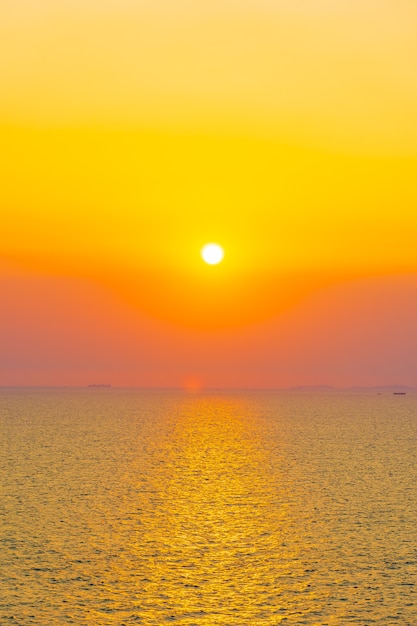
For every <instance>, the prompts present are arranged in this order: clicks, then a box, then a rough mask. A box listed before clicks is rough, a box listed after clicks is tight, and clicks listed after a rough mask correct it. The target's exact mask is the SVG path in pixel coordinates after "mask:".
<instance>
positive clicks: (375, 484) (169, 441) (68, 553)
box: [0, 390, 417, 626]
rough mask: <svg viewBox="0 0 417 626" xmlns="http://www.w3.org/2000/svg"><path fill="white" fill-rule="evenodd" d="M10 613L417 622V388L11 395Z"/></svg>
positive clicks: (6, 612) (1, 556) (1, 424)
mask: <svg viewBox="0 0 417 626" xmlns="http://www.w3.org/2000/svg"><path fill="white" fill-rule="evenodd" d="M0 416H1V417H0V437H1V439H0V442H1V443H0V445H1V458H0V473H1V474H0V475H1V482H2V487H1V489H2V492H1V509H0V531H1V544H0V548H1V549H0V563H1V567H0V623H1V624H21V625H25V626H26V625H29V624H36V625H48V626H54V625H61V624H63V625H65V624H77V625H91V626H93V625H94V626H100V625H113V624H117V625H122V624H126V625H127V624H145V625H155V626H161V625H163V624H168V623H171V622H172V623H174V624H178V625H181V626H185V625H187V626H191V625H196V626H214V625H219V626H229V625H230V626H235V625H238V626H246V625H248V626H249V625H251V626H252V625H258V624H259V625H261V624H262V625H265V626H269V625H271V626H272V625H278V624H297V625H301V624H321V625H324V624H337V625H339V624H374V623H375V624H388V625H392V624H408V625H413V624H417V593H416V592H417V396H412V395H407V396H405V397H404V396H401V397H396V396H391V395H382V396H376V395H375V396H374V395H330V394H329V395H305V394H304V395H290V394H275V395H273V394H269V395H268V394H260V393H258V394H239V395H238V394H236V395H232V394H219V395H215V394H213V395H194V396H192V395H181V394H179V393H178V394H174V393H172V394H169V393H160V394H157V393H150V392H138V391H118V390H78V391H45V390H43V391H33V390H26V391H10V390H9V391H7V390H3V391H0Z"/></svg>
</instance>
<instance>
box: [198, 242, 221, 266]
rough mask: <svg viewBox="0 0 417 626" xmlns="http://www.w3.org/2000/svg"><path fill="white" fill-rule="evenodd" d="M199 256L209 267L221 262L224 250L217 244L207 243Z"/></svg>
mask: <svg viewBox="0 0 417 626" xmlns="http://www.w3.org/2000/svg"><path fill="white" fill-rule="evenodd" d="M201 256H202V257H203V261H205V262H206V263H208V264H209V265H217V264H218V263H220V261H222V260H223V257H224V250H223V248H222V247H221V246H219V244H218V243H207V244H206V245H205V246H203V248H202V249H201Z"/></svg>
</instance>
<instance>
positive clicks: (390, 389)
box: [0, 384, 417, 393]
mask: <svg viewBox="0 0 417 626" xmlns="http://www.w3.org/2000/svg"><path fill="white" fill-rule="evenodd" d="M0 389H56V390H58V389H86V390H91V389H92V390H94V391H95V390H102V389H105V390H109V389H113V390H114V389H116V390H119V389H136V390H138V391H167V392H168V391H184V392H186V393H200V392H202V393H204V392H215V391H259V392H262V391H280V392H288V391H290V392H291V391H295V392H335V393H337V392H340V391H343V392H346V391H347V392H357V393H361V392H363V393H367V392H376V393H384V392H385V393H394V392H404V393H417V386H416V387H413V386H410V385H400V384H398V385H370V386H366V385H353V386H348V387H337V386H335V385H293V386H288V387H201V389H191V390H190V389H185V388H183V387H178V386H176V387H174V386H173V387H163V386H161V387H157V386H155V387H141V386H139V385H138V386H130V385H126V386H123V385H110V384H103V385H100V384H95V385H94V384H89V385H0Z"/></svg>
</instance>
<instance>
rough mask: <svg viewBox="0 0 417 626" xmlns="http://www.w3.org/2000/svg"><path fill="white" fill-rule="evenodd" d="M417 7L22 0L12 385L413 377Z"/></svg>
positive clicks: (11, 6) (4, 268) (11, 241)
mask: <svg viewBox="0 0 417 626" xmlns="http://www.w3.org/2000/svg"><path fill="white" fill-rule="evenodd" d="M416 19H417V6H416V5H415V3H413V2H410V1H409V0H407V1H405V0H397V1H396V2H393V1H384V0H380V1H378V2H376V1H375V2H374V1H371V0H361V1H360V2H359V1H357V0H349V2H348V1H347V0H346V1H344V0H339V1H338V2H334V1H330V0H316V1H314V0H310V1H309V0H292V1H291V2H290V1H289V0H282V1H279V0H275V1H274V2H271V1H270V0H256V2H255V0H222V2H220V1H217V0H212V1H211V2H210V3H208V2H200V3H195V2H189V1H186V0H153V1H152V2H150V1H146V0H143V1H142V2H141V1H138V0H135V2H133V0H117V1H116V0H101V1H100V2H98V0H83V1H82V2H81V0H60V1H57V0H54V1H52V0H43V1H41V0H13V2H12V1H11V0H10V1H6V2H5V3H4V5H3V7H2V19H1V20H0V59H2V60H1V64H0V133H1V143H2V166H1V168H0V179H1V180H0V215H1V237H0V386H1V385H87V384H94V383H103V382H106V383H107V382H111V383H112V384H113V385H126V386H132V385H133V386H151V387H152V386H163V387H176V386H180V387H181V386H183V387H186V388H194V387H199V386H202V387H205V386H207V387H285V386H293V385H319V384H332V385H336V386H350V385H384V384H397V383H402V384H407V385H415V384H417V349H416V348H417V332H416V330H415V319H416V318H417V252H416V244H415V241H416V234H417V210H416V208H417V187H416V185H415V172H416V166H417V115H416V111H417V73H416V71H415V68H416V63H417V40H416V37H415V24H416ZM211 241H214V242H218V243H219V244H221V245H222V246H223V248H224V251H225V257H224V261H223V262H222V263H221V264H219V265H217V266H208V265H206V264H204V262H203V261H202V259H201V256H200V250H201V247H202V246H203V245H204V244H205V243H207V242H211Z"/></svg>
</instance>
